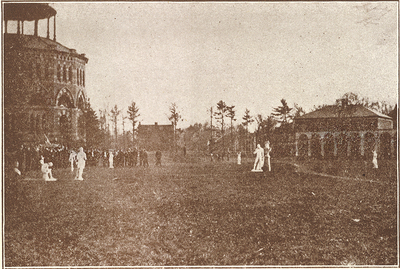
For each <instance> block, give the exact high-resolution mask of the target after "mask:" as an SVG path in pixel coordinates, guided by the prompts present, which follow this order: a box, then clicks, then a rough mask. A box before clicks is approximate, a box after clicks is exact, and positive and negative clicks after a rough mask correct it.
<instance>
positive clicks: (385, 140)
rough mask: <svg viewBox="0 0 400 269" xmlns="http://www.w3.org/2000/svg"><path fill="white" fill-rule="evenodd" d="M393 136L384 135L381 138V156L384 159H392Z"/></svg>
mask: <svg viewBox="0 0 400 269" xmlns="http://www.w3.org/2000/svg"><path fill="white" fill-rule="evenodd" d="M391 140H392V138H391V136H390V134H388V133H383V134H381V136H380V155H381V156H382V158H383V159H390V157H391V146H390V144H391Z"/></svg>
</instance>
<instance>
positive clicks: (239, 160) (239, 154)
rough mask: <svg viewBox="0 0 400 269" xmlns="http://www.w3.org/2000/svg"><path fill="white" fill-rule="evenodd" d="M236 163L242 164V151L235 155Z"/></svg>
mask: <svg viewBox="0 0 400 269" xmlns="http://www.w3.org/2000/svg"><path fill="white" fill-rule="evenodd" d="M237 164H242V153H241V152H239V153H238V155H237Z"/></svg>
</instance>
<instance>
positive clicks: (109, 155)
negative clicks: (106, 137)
mask: <svg viewBox="0 0 400 269" xmlns="http://www.w3.org/2000/svg"><path fill="white" fill-rule="evenodd" d="M108 163H109V165H110V168H114V154H113V153H112V151H111V150H110V152H109V154H108Z"/></svg>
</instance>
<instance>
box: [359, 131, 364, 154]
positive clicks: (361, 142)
mask: <svg viewBox="0 0 400 269" xmlns="http://www.w3.org/2000/svg"><path fill="white" fill-rule="evenodd" d="M360 136H361V140H360V150H361V156H364V142H365V133H360Z"/></svg>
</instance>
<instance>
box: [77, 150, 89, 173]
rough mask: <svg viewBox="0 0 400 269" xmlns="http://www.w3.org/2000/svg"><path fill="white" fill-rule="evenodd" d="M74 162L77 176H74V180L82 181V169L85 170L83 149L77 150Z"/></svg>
mask: <svg viewBox="0 0 400 269" xmlns="http://www.w3.org/2000/svg"><path fill="white" fill-rule="evenodd" d="M76 160H77V168H78V170H77V174H76V178H75V179H76V180H83V178H82V174H83V169H84V168H85V164H86V160H87V158H86V153H85V152H84V151H83V148H82V147H80V148H79V152H78V154H77V155H76Z"/></svg>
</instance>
